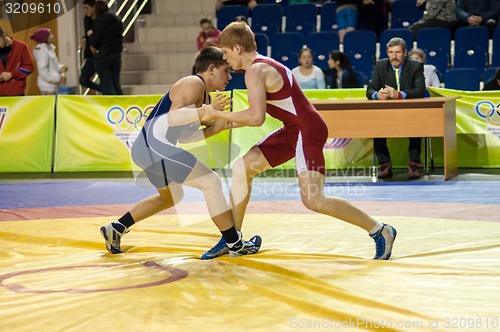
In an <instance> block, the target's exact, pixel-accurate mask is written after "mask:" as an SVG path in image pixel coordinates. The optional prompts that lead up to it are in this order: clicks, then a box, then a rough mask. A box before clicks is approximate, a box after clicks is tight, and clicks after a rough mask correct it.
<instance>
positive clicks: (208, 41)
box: [196, 17, 220, 51]
mask: <svg viewBox="0 0 500 332" xmlns="http://www.w3.org/2000/svg"><path fill="white" fill-rule="evenodd" d="M200 27H201V31H200V33H199V34H198V37H196V44H197V46H198V51H199V50H201V49H202V48H205V47H207V46H217V40H218V39H219V35H220V30H219V29H217V28H216V27H215V26H214V23H213V22H212V19H210V18H209V17H204V18H202V19H201V20H200Z"/></svg>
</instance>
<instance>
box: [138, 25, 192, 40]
mask: <svg viewBox="0 0 500 332" xmlns="http://www.w3.org/2000/svg"><path fill="white" fill-rule="evenodd" d="M199 32H200V27H199V26H197V25H195V26H182V27H170V28H168V27H150V26H147V25H146V26H144V27H139V28H138V29H137V40H138V41H140V42H141V43H184V42H193V43H196V36H198V33H199Z"/></svg>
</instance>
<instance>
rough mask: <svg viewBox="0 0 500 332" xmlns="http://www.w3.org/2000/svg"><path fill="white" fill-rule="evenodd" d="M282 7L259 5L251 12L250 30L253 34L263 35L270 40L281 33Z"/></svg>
mask: <svg viewBox="0 0 500 332" xmlns="http://www.w3.org/2000/svg"><path fill="white" fill-rule="evenodd" d="M283 12H284V11H283V7H281V6H280V5H278V4H275V3H274V4H259V5H257V6H255V8H254V9H253V10H252V25H251V26H252V30H253V31H254V32H255V33H265V34H266V35H267V37H268V38H271V37H272V36H273V35H274V34H275V33H277V32H281V27H282V22H283Z"/></svg>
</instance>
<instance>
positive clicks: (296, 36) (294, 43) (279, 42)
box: [270, 32, 305, 69]
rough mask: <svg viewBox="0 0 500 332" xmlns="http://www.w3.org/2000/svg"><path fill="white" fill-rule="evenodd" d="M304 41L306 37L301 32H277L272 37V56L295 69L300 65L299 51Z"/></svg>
mask: <svg viewBox="0 0 500 332" xmlns="http://www.w3.org/2000/svg"><path fill="white" fill-rule="evenodd" d="M304 42H305V40H304V37H303V36H302V34H301V33H299V32H283V33H277V34H275V35H273V36H272V37H271V39H270V44H271V57H272V58H273V59H275V60H277V61H279V62H281V63H282V64H284V65H285V66H287V67H288V68H290V69H293V68H294V67H297V66H298V65H299V52H300V50H301V49H302V47H303V46H304Z"/></svg>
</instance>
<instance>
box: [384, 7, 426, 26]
mask: <svg viewBox="0 0 500 332" xmlns="http://www.w3.org/2000/svg"><path fill="white" fill-rule="evenodd" d="M391 12H392V16H391V29H400V28H408V27H409V26H410V25H412V24H413V23H415V22H417V21H419V20H420V19H421V18H422V16H423V15H424V10H423V9H422V8H419V7H417V6H416V2H415V1H414V0H395V1H393V2H392V6H391Z"/></svg>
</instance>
